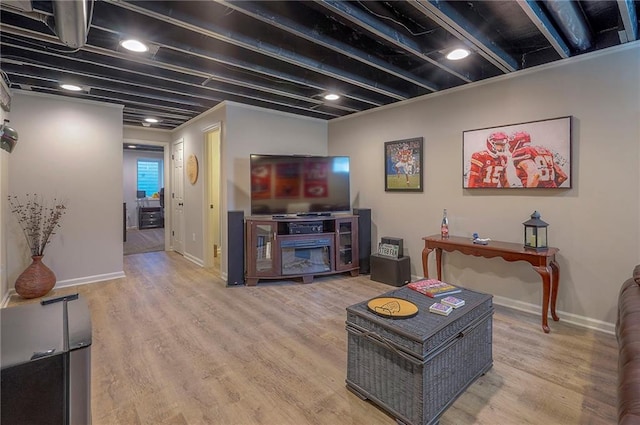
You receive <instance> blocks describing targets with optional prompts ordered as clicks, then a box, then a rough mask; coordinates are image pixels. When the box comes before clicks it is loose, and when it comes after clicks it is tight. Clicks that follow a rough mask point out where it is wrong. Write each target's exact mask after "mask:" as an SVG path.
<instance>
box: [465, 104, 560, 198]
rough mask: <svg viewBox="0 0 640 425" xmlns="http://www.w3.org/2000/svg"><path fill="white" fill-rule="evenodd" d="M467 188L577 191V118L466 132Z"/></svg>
mask: <svg viewBox="0 0 640 425" xmlns="http://www.w3.org/2000/svg"><path fill="white" fill-rule="evenodd" d="M462 170H463V174H462V187H463V188H464V189H514V188H520V189H535V188H538V189H539V188H543V189H568V188H571V117H570V116H568V117H560V118H552V119H547V120H540V121H530V122H524V123H519V124H508V125H502V126H498V127H488V128H482V129H478V130H468V131H463V132H462Z"/></svg>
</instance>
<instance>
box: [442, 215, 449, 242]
mask: <svg viewBox="0 0 640 425" xmlns="http://www.w3.org/2000/svg"><path fill="white" fill-rule="evenodd" d="M440 237H441V238H442V239H448V238H449V219H448V218H447V209H446V208H445V209H444V212H443V213H442V224H441V225H440Z"/></svg>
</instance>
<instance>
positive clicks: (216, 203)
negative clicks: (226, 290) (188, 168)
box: [202, 122, 222, 267]
mask: <svg viewBox="0 0 640 425" xmlns="http://www.w3.org/2000/svg"><path fill="white" fill-rule="evenodd" d="M212 132H218V140H217V143H215V142H214V143H212V142H211V141H210V140H209V133H212ZM202 133H203V137H204V158H205V160H204V169H205V181H204V188H203V189H204V202H203V208H204V211H203V217H204V220H203V221H204V229H203V230H204V235H205V240H204V266H205V267H211V266H213V262H214V260H213V259H214V257H215V256H217V255H218V254H219V252H215V251H214V246H215V247H216V248H217V249H218V250H220V249H221V246H222V241H221V235H222V228H221V223H222V216H221V211H220V193H221V190H222V188H221V179H220V175H221V173H220V163H221V160H220V155H221V153H222V149H221V146H222V128H221V124H220V123H219V122H218V123H216V124H213V125H211V126H208V127H206V128H204V129H203V130H202ZM214 144H217V146H214ZM213 149H216V150H217V152H213V151H212V150H213ZM215 158H217V164H213V163H212V161H214V160H215ZM216 184H217V186H218V187H217V196H216V195H214V194H213V193H214V192H216V191H215V187H212V186H214V185H216ZM212 206H213V210H214V211H213V214H212ZM215 217H217V218H215ZM216 230H217V232H216ZM215 233H217V238H216V237H215V236H214V234H215Z"/></svg>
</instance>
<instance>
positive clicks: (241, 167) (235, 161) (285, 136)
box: [172, 102, 327, 278]
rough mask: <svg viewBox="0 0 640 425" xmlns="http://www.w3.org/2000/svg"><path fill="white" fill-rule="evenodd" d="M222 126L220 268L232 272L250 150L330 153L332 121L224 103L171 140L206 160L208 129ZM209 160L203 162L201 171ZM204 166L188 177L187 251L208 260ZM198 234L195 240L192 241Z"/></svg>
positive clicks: (247, 207)
mask: <svg viewBox="0 0 640 425" xmlns="http://www.w3.org/2000/svg"><path fill="white" fill-rule="evenodd" d="M216 124H219V125H220V126H221V129H222V131H221V181H222V184H221V186H220V189H221V194H220V197H221V206H220V211H221V217H220V218H221V233H222V234H221V251H222V255H221V259H220V262H221V273H222V276H223V278H226V275H227V249H226V247H227V237H228V235H227V211H231V210H242V211H244V213H245V215H247V214H249V212H250V211H251V203H250V194H249V190H250V177H249V155H250V154H252V153H289V154H294V153H296V154H311V155H326V153H327V123H326V122H325V121H322V120H317V119H312V118H305V117H299V116H295V115H292V114H286V113H282V112H276V111H271V110H268V109H263V108H256V107H250V106H246V105H241V104H238V103H234V102H224V103H223V104H221V105H220V106H219V107H216V108H214V109H213V110H211V111H210V112H208V113H206V114H203V115H202V116H200V117H197V118H196V119H194V120H192V121H190V122H188V123H187V124H185V125H184V126H181V127H180V128H178V129H177V130H176V131H175V132H174V134H173V137H172V139H173V140H177V139H180V138H182V139H183V140H184V147H185V150H184V157H185V158H188V156H189V155H191V154H195V155H196V157H197V158H198V160H199V161H202V160H203V159H204V155H203V151H204V140H205V133H206V129H208V128H210V127H211V126H213V125H216ZM206 166H207V164H206V163H204V161H202V162H201V167H202V168H201V170H204V167H206ZM204 175H205V173H204V171H202V172H201V174H200V177H199V178H198V181H197V182H196V184H194V185H191V184H190V183H189V182H188V180H187V179H185V192H184V194H185V221H186V231H185V255H186V256H187V257H190V258H191V259H192V260H194V261H196V262H199V263H204V259H203V255H204V254H203V253H204V246H203V240H202V238H203V236H204V233H203V230H202V229H204V211H205V205H204V204H203V200H204V179H203V178H202V176H204ZM193 234H195V237H196V241H193V238H192V236H193Z"/></svg>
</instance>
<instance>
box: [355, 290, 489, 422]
mask: <svg viewBox="0 0 640 425" xmlns="http://www.w3.org/2000/svg"><path fill="white" fill-rule="evenodd" d="M381 296H387V297H397V298H403V299H407V300H409V301H411V302H413V303H414V304H416V305H417V306H418V309H419V312H418V314H417V315H416V316H414V317H412V318H409V319H389V318H385V317H380V316H378V315H376V314H374V313H371V312H370V311H369V310H368V309H367V301H368V300H367V301H364V302H361V303H358V304H354V305H352V306H350V307H347V333H348V365H347V368H348V369H347V380H346V382H347V387H348V388H349V389H350V390H352V391H353V392H355V393H356V394H357V395H358V396H360V397H361V398H363V399H369V400H371V401H372V402H374V403H375V404H377V405H378V406H380V407H382V408H383V409H385V410H386V411H388V412H389V413H390V414H391V415H393V416H394V417H395V418H396V420H397V421H398V422H400V423H405V424H410V425H426V424H437V423H438V420H439V418H440V416H441V415H442V414H443V413H444V411H445V409H446V408H447V407H449V405H451V404H452V403H453V402H454V401H455V400H456V398H458V396H459V395H460V394H462V392H463V391H464V390H465V389H466V388H467V387H468V386H469V385H471V384H472V383H473V382H474V381H475V380H476V379H477V378H478V377H479V376H480V375H482V374H484V373H485V372H486V371H488V370H489V369H490V368H491V366H492V364H493V357H492V350H491V347H492V346H491V344H492V341H491V340H492V323H493V302H492V298H493V297H492V296H491V295H487V294H482V293H479V292H475V291H469V290H463V291H462V292H461V293H458V294H454V296H455V297H457V298H460V299H463V300H465V305H464V306H463V307H460V308H457V309H454V310H453V312H451V314H449V316H440V315H438V314H434V313H430V312H429V306H430V305H431V304H433V303H434V302H435V300H437V298H436V299H433V298H429V297H427V296H426V295H423V294H420V293H418V292H416V291H414V290H412V289H409V288H407V287H403V288H400V289H396V290H394V291H391V292H387V293H385V294H382V295H381Z"/></svg>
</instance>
